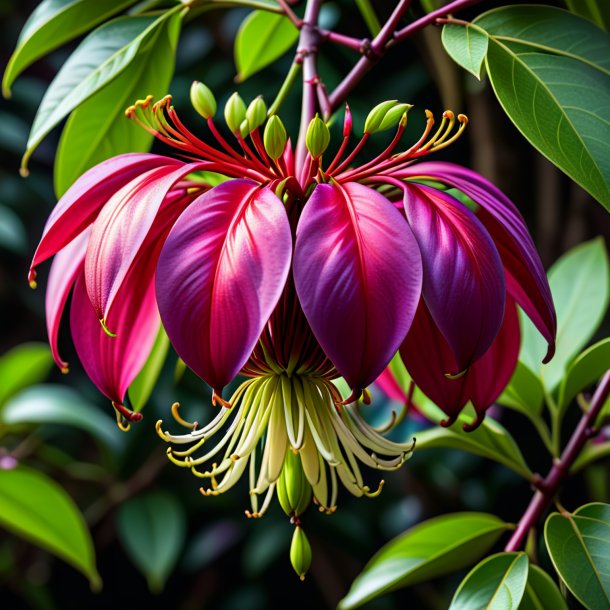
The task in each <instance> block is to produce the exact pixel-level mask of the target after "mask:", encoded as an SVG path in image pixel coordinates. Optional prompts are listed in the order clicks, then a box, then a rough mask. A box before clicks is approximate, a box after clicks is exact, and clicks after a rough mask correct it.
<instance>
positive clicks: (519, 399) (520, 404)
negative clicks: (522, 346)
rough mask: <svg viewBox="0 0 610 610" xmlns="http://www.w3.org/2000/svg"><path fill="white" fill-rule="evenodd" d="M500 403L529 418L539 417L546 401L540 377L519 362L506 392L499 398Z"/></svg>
mask: <svg viewBox="0 0 610 610" xmlns="http://www.w3.org/2000/svg"><path fill="white" fill-rule="evenodd" d="M498 403H500V404H501V405H503V406H505V407H508V408H509V409H514V410H515V411H519V413H523V415H525V416H527V417H529V418H531V417H538V416H539V415H540V413H541V411H542V405H543V403H544V388H543V387H542V383H541V382H540V379H539V377H537V376H536V375H535V374H534V373H532V371H530V369H529V368H528V367H527V366H525V364H523V362H519V363H517V368H516V369H515V372H514V373H513V376H512V378H511V380H510V382H509V383H508V385H507V386H506V388H505V390H504V392H503V393H502V395H501V396H500V397H499V398H498Z"/></svg>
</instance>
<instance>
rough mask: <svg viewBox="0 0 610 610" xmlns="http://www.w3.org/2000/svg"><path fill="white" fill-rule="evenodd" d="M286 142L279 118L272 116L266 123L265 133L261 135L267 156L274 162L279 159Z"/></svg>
mask: <svg viewBox="0 0 610 610" xmlns="http://www.w3.org/2000/svg"><path fill="white" fill-rule="evenodd" d="M287 140H288V135H287V134H286V128H285V127H284V124H283V123H282V120H281V119H280V117H279V116H277V114H274V115H273V116H271V118H270V119H269V120H268V121H267V125H265V133H264V134H263V143H264V145H265V150H266V151H267V154H268V155H269V156H270V157H271V158H272V159H274V160H275V159H279V158H280V157H281V156H282V154H283V153H284V147H285V146H286V141H287Z"/></svg>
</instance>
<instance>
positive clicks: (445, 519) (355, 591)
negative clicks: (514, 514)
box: [339, 513, 511, 610]
mask: <svg viewBox="0 0 610 610" xmlns="http://www.w3.org/2000/svg"><path fill="white" fill-rule="evenodd" d="M510 527H511V526H510V525H509V524H507V523H504V522H503V521H501V520H500V519H498V518H497V517H495V516H494V515H487V514H484V513H455V514H450V515H444V516H442V517H437V518H435V519H430V520H429V521H425V522H424V523H420V524H419V525H416V526H415V527H413V528H411V529H409V530H407V531H406V532H405V533H404V534H402V535H400V536H398V537H397V538H395V539H394V540H392V541H390V542H389V543H388V544H386V545H385V546H384V547H382V548H381V550H380V551H379V552H378V553H377V554H376V555H375V556H374V557H373V558H372V559H371V560H370V561H369V563H368V564H367V565H366V566H365V567H364V569H363V571H362V572H361V573H360V574H359V575H358V576H357V577H356V580H354V582H353V583H352V586H351V588H350V590H349V592H348V594H347V595H346V596H345V597H344V598H343V599H342V600H341V602H340V603H339V609H340V610H348V609H350V608H357V607H359V606H361V605H362V604H364V603H365V602H367V601H369V600H371V599H373V598H375V597H379V596H380V595H382V594H384V593H386V592H388V591H392V590H394V589H397V588H399V587H406V586H409V585H413V584H416V583H420V582H425V581H427V580H430V579H432V578H436V577H437V576H441V575H443V574H449V573H452V572H456V571H458V570H461V569H462V568H464V567H466V566H468V565H470V564H472V563H473V562H475V561H476V560H477V559H479V558H480V557H481V556H483V554H484V553H486V552H487V551H488V550H489V549H490V548H491V547H492V546H493V544H494V543H495V542H496V540H497V539H498V538H499V537H500V535H501V534H502V532H504V531H506V530H507V529H509V528H510Z"/></svg>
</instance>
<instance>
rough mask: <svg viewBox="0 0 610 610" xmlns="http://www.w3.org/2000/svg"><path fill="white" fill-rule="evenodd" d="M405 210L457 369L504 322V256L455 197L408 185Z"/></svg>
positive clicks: (428, 297)
mask: <svg viewBox="0 0 610 610" xmlns="http://www.w3.org/2000/svg"><path fill="white" fill-rule="evenodd" d="M405 214H406V217H407V220H408V222H409V225H410V226H411V229H412V230H413V233H414V235H415V238H416V239H417V241H418V243H419V248H420V251H421V255H422V262H423V268H424V281H423V287H422V294H423V297H424V300H425V302H426V306H427V307H428V310H429V311H430V314H431V315H432V318H433V319H434V322H435V323H436V326H437V327H438V329H439V330H440V331H441V333H442V334H443V335H444V337H445V339H446V340H447V342H448V343H449V346H450V347H451V349H452V350H453V353H454V354H455V357H456V365H457V370H456V369H453V370H446V371H444V372H445V373H451V374H454V375H455V374H457V373H460V372H461V371H464V370H466V369H467V368H468V367H469V366H470V365H471V364H472V363H473V362H474V361H475V360H477V359H478V358H480V357H481V356H482V355H483V354H484V353H485V352H486V351H487V349H488V348H489V346H490V345H491V343H492V341H493V340H494V338H495V336H496V334H497V332H498V330H499V328H500V324H501V323H502V316H503V315H504V301H505V295H506V287H505V284H504V270H503V268H502V263H501V261H500V256H499V255H498V251H497V250H496V248H495V246H494V244H493V241H492V240H491V237H490V236H489V234H488V233H487V231H486V230H485V229H484V227H483V226H482V225H481V223H480V222H479V221H478V220H477V218H476V216H475V215H474V214H473V213H472V212H471V211H470V210H469V209H468V208H466V207H465V206H464V205H462V204H461V203H460V202H459V201H457V200H456V199H454V198H453V197H451V196H449V195H447V194H446V193H443V192H441V191H438V190H436V189H433V188H429V187H426V186H415V185H410V184H409V185H407V187H406V190H405Z"/></svg>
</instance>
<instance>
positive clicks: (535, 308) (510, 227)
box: [397, 161, 557, 362]
mask: <svg viewBox="0 0 610 610" xmlns="http://www.w3.org/2000/svg"><path fill="white" fill-rule="evenodd" d="M397 175H400V177H403V178H415V177H431V178H434V179H436V180H442V181H443V182H445V183H446V184H448V185H450V186H453V187H455V188H457V189H459V190H460V191H462V192H463V193H465V194H466V195H468V196H469V197H470V198H471V199H473V200H474V201H475V202H476V203H477V204H479V205H480V206H481V210H480V213H479V214H478V217H479V219H480V220H481V222H482V223H483V224H484V225H485V227H486V229H487V230H488V231H489V233H490V234H491V236H492V238H493V240H494V242H495V244H496V247H497V248H498V251H499V253H500V257H501V258H502V263H503V264H504V268H505V270H506V279H507V287H508V291H509V292H510V294H511V295H512V296H513V297H514V299H515V300H516V301H517V303H518V304H519V305H520V306H521V307H522V308H523V310H524V311H525V313H526V314H527V315H528V316H529V318H530V319H531V320H532V322H533V323H534V324H535V325H536V328H538V330H539V331H540V333H541V334H542V336H543V337H544V338H545V339H546V341H547V343H548V345H549V348H548V352H547V355H546V358H545V359H544V362H548V361H549V360H550V359H551V358H552V356H553V353H554V352H555V335H556V332H557V318H556V315H555V307H554V305H553V299H552V296H551V290H550V288H549V284H548V281H547V278H546V274H545V273H544V268H543V266H542V263H541V261H540V258H539V256H538V253H537V251H536V247H535V246H534V243H533V241H532V238H531V237H530V234H529V232H528V230H527V226H526V225H525V221H524V220H523V217H522V216H521V214H520V213H519V210H518V209H517V208H516V207H515V205H514V204H513V203H512V202H511V201H510V199H508V197H506V195H504V193H502V192H501V191H500V190H499V189H498V188H496V187H495V186H494V185H493V184H492V183H491V182H489V181H488V180H486V179H485V178H483V177H482V176H481V175H479V174H477V173H476V172H473V171H471V170H468V169H465V168H463V167H460V166H459V165H454V164H452V163H443V162H440V161H439V162H427V163H419V164H417V165H414V166H412V167H408V168H407V169H405V170H401V171H400V172H399V173H398V174H397Z"/></svg>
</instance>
